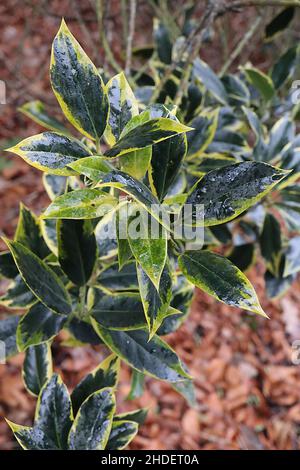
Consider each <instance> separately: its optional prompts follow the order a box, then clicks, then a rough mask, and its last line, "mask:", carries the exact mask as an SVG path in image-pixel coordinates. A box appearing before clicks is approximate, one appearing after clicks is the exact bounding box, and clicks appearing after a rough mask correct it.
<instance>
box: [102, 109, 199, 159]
mask: <svg viewBox="0 0 300 470" xmlns="http://www.w3.org/2000/svg"><path fill="white" fill-rule="evenodd" d="M138 117H139V116H138ZM129 124H130V121H129ZM127 129H128V130H127ZM190 130H191V128H190V127H187V126H185V125H183V124H180V123H179V122H176V121H173V120H172V119H168V118H154V119H149V120H148V121H146V122H144V123H142V124H140V125H137V126H135V127H133V128H130V126H128V128H127V127H125V129H124V130H123V132H122V134H121V137H120V140H118V142H117V143H116V144H115V145H114V146H113V147H112V148H111V149H110V150H107V151H106V152H105V155H106V156H107V157H118V156H121V155H123V154H124V153H127V152H131V151H133V150H138V149H141V148H144V147H148V146H149V145H153V144H155V143H157V142H161V141H162V140H165V139H169V138H170V137H173V136H175V135H177V134H183V133H184V132H188V131H190Z"/></svg>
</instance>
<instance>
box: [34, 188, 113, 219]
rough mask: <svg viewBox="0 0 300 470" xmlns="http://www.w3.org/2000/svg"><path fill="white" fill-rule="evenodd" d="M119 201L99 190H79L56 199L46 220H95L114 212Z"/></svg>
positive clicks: (48, 210) (44, 216)
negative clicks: (111, 211)
mask: <svg viewBox="0 0 300 470" xmlns="http://www.w3.org/2000/svg"><path fill="white" fill-rule="evenodd" d="M117 203H118V201H117V199H115V198H114V197H113V196H110V195H109V194H107V193H105V192H103V191H101V190H100V189H98V188H94V189H91V188H86V189H78V190H77V191H71V192H70V193H67V194H64V195H62V196H59V197H58V198H56V199H55V200H54V201H53V202H52V204H50V206H49V207H48V208H47V209H46V211H45V212H44V214H43V218H44V219H53V218H54V219H95V218H97V217H101V216H103V215H104V214H106V213H107V212H109V211H110V210H112V209H113V208H114V207H115V206H116V205H117Z"/></svg>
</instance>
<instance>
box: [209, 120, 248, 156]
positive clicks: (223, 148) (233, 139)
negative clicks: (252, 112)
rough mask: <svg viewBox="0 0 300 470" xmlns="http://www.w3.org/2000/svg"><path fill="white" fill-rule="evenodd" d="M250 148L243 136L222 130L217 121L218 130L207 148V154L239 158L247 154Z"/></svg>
mask: <svg viewBox="0 0 300 470" xmlns="http://www.w3.org/2000/svg"><path fill="white" fill-rule="evenodd" d="M249 150H250V148H249V145H248V143H247V141H246V139H245V136H244V135H243V134H241V133H240V132H234V131H231V130H227V129H224V128H222V126H221V124H220V120H219V128H218V129H217V131H216V133H215V136H214V139H213V141H212V142H211V144H209V146H208V147H207V153H208V154H211V153H216V154H226V155H232V156H233V157H236V156H237V157H240V156H241V155H245V154H246V153H247V152H249Z"/></svg>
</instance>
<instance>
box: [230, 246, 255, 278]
mask: <svg viewBox="0 0 300 470" xmlns="http://www.w3.org/2000/svg"><path fill="white" fill-rule="evenodd" d="M254 255H255V245H254V243H245V244H243V245H238V246H235V247H233V249H232V251H231V252H230V253H229V255H228V256H227V258H228V259H229V260H230V261H231V262H232V263H233V264H234V265H235V266H237V267H238V268H239V269H240V270H241V271H247V270H248V269H249V268H250V267H251V266H252V264H253V262H254Z"/></svg>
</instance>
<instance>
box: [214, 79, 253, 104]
mask: <svg viewBox="0 0 300 470" xmlns="http://www.w3.org/2000/svg"><path fill="white" fill-rule="evenodd" d="M221 80H222V83H223V85H224V87H225V90H226V92H227V97H228V102H229V104H230V105H231V106H241V105H243V104H244V105H247V104H248V103H249V100H250V92H249V90H248V88H247V86H246V85H245V83H244V82H243V81H242V80H240V79H239V78H238V76H237V75H232V74H228V75H224V76H223V77H222V79H221Z"/></svg>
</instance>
